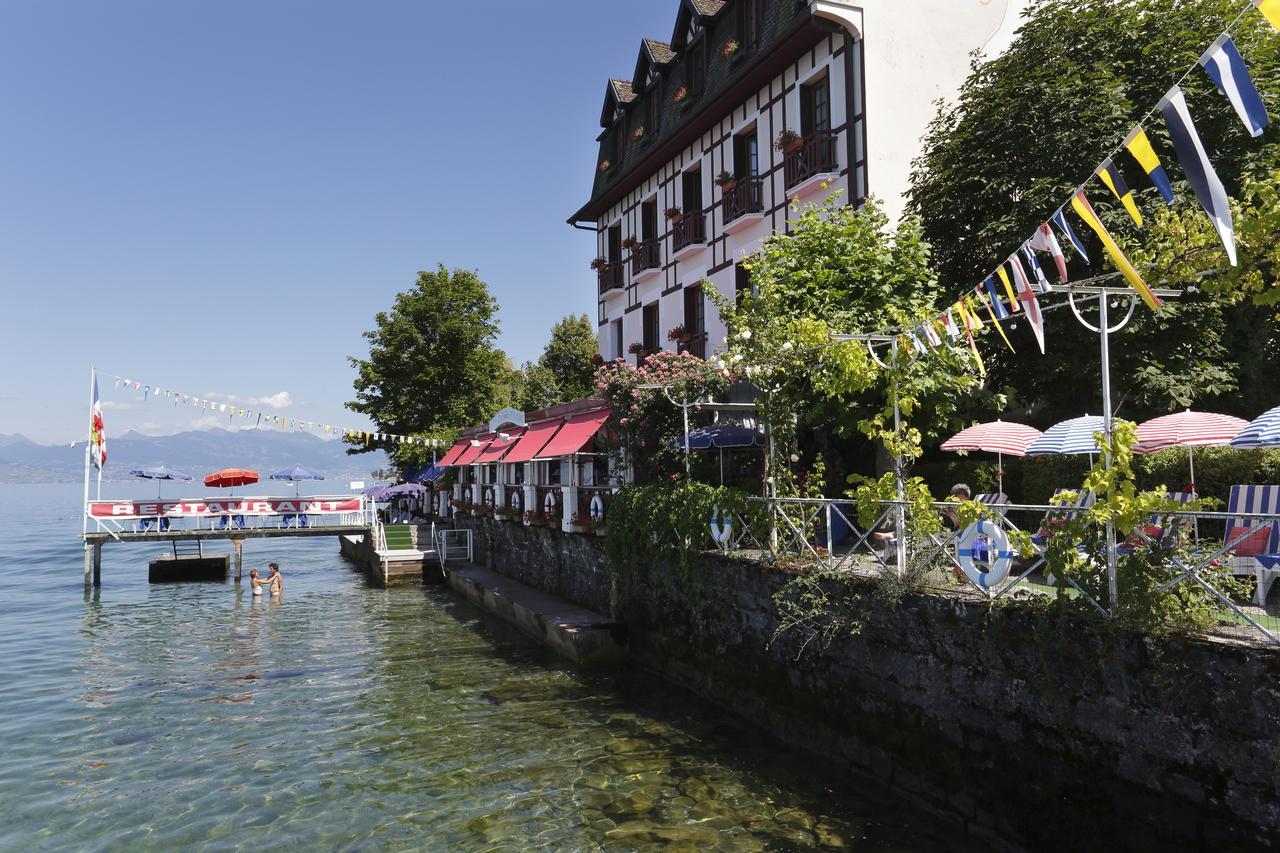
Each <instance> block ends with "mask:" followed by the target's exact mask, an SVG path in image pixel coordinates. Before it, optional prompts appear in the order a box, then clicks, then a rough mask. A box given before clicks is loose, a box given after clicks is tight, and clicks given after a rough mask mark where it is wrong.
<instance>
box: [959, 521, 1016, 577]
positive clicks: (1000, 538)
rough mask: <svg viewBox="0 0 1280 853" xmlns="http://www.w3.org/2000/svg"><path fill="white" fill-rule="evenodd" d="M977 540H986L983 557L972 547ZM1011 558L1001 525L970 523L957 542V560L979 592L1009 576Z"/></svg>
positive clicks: (1007, 538)
mask: <svg viewBox="0 0 1280 853" xmlns="http://www.w3.org/2000/svg"><path fill="white" fill-rule="evenodd" d="M979 539H986V540H987V544H986V547H985V548H982V549H981V551H982V553H983V554H984V557H985V558H979V557H978V556H977V552H978V550H979V549H977V548H975V547H974V546H975V545H976V544H977V543H978V540H979ZM1013 556H1014V555H1013V551H1012V550H1011V549H1010V547H1009V536H1008V535H1007V534H1006V533H1005V532H1004V529H1003V528H1001V527H1000V525H998V524H996V523H995V522H992V521H989V520H987V519H980V520H978V521H975V522H974V523H973V524H970V525H969V526H968V527H967V528H965V531H964V533H961V534H960V541H959V542H957V543H956V559H957V560H958V561H959V563H960V568H961V569H963V570H964V573H965V574H966V575H967V576H968V577H969V580H971V581H973V582H974V583H975V584H977V585H978V587H979V588H980V589H991V588H992V587H993V586H995V585H996V584H998V583H1000V582H1001V581H1003V580H1004V579H1005V578H1007V577H1009V570H1010V569H1012V568H1013ZM984 567H985V571H984Z"/></svg>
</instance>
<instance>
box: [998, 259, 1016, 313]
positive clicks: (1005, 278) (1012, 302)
mask: <svg viewBox="0 0 1280 853" xmlns="http://www.w3.org/2000/svg"><path fill="white" fill-rule="evenodd" d="M996 275H997V276H998V277H999V278H1000V283H1001V284H1003V285H1004V293H1005V296H1007V297H1009V313H1010V314H1017V313H1018V296H1017V294H1015V293H1014V292H1013V285H1012V284H1010V283H1009V274H1008V273H1007V272H1005V269H1004V264H1001V265H1000V266H998V267H996Z"/></svg>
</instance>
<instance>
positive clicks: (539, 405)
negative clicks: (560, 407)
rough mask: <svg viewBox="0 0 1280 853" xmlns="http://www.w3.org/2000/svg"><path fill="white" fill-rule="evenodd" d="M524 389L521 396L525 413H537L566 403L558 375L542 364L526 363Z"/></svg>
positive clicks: (521, 404) (521, 405) (521, 403)
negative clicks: (557, 378) (557, 379)
mask: <svg viewBox="0 0 1280 853" xmlns="http://www.w3.org/2000/svg"><path fill="white" fill-rule="evenodd" d="M522 373H523V375H524V387H523V390H522V392H521V394H520V404H519V405H520V408H521V409H522V410H523V411H525V412H536V411H539V410H541V409H546V408H550V407H551V406H554V405H555V404H556V403H563V402H565V399H566V398H565V397H564V396H563V395H562V393H561V391H560V383H559V382H557V381H556V375H555V374H554V373H552V372H551V371H550V370H549V369H547V368H546V367H543V366H542V364H541V363H540V362H533V361H526V362H525V363H524V368H523V370H522Z"/></svg>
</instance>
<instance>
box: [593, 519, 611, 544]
mask: <svg viewBox="0 0 1280 853" xmlns="http://www.w3.org/2000/svg"><path fill="white" fill-rule="evenodd" d="M591 530H592V532H593V533H595V535H596V536H598V537H600V538H601V539H603V538H604V537H605V536H606V535H608V529H607V528H606V527H605V523H604V517H603V516H601V517H600V518H596V519H592V521H591Z"/></svg>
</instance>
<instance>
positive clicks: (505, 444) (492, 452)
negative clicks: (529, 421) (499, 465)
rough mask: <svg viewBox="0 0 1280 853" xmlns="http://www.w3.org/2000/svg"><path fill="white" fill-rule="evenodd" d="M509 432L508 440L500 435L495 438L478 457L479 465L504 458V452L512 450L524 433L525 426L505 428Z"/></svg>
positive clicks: (477, 462)
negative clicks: (504, 439)
mask: <svg viewBox="0 0 1280 853" xmlns="http://www.w3.org/2000/svg"><path fill="white" fill-rule="evenodd" d="M503 432H505V433H506V434H507V439H506V441H503V440H502V436H501V435H499V436H498V437H497V438H495V439H494V440H493V443H492V444H490V445H489V446H488V447H486V448H485V449H484V452H483V453H481V454H480V456H479V457H478V458H477V459H476V464H477V465H484V464H485V463H487V462H497V461H499V460H500V459H502V456H503V454H505V453H506V452H507V451H508V450H510V449H511V448H512V447H513V446H514V445H515V443H516V442H517V441H519V440H520V436H522V435H524V427H512V428H511V429H509V430H503Z"/></svg>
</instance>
